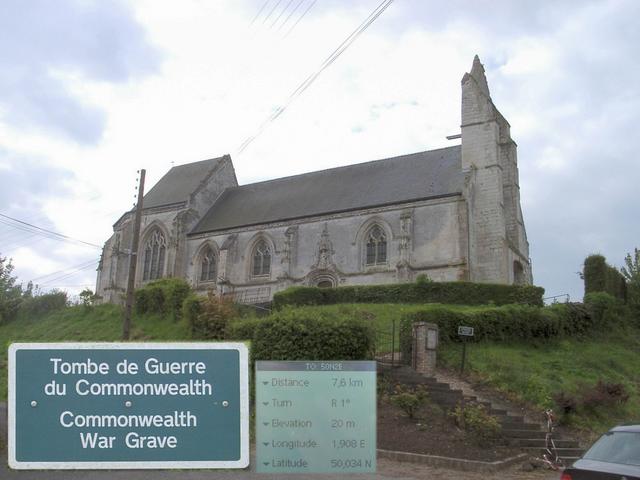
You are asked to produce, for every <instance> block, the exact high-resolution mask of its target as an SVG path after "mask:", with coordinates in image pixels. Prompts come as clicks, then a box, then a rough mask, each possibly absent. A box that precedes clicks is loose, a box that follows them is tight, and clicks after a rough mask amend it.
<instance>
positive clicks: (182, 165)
mask: <svg viewBox="0 0 640 480" xmlns="http://www.w3.org/2000/svg"><path fill="white" fill-rule="evenodd" d="M227 155H228V154H225V155H221V156H220V157H214V158H206V159H204V160H197V161H195V162H189V163H181V164H180V165H174V166H173V167H171V168H170V169H169V170H168V171H167V173H169V172H170V171H171V170H173V169H174V168H181V167H190V166H193V165H197V164H202V163H205V162H213V161H217V160H222V159H223V158H224V157H225V156H227Z"/></svg>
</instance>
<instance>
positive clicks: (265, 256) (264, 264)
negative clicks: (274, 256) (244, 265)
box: [251, 240, 271, 277]
mask: <svg viewBox="0 0 640 480" xmlns="http://www.w3.org/2000/svg"><path fill="white" fill-rule="evenodd" d="M269 273H271V249H270V248H269V245H267V242H265V241H264V240H260V241H259V242H258V243H257V244H256V246H255V247H254V248H253V255H252V257H251V274H252V275H253V276H254V277H259V276H263V275H269Z"/></svg>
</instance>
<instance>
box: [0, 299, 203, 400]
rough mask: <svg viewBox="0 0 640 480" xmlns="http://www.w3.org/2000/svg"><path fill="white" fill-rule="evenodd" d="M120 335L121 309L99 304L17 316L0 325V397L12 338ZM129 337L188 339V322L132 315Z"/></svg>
mask: <svg viewBox="0 0 640 480" xmlns="http://www.w3.org/2000/svg"><path fill="white" fill-rule="evenodd" d="M121 336H122V310H121V308H120V307H117V306H115V305H99V306H96V307H93V308H92V309H91V310H86V309H85V308H84V307H82V306H77V307H68V308H65V309H64V310H60V311H57V312H54V313H51V314H49V315H45V316H44V317H42V318H39V319H33V320H19V321H15V322H11V323H9V324H7V325H1V326H0V348H1V349H2V356H1V357H0V400H3V401H4V400H6V398H7V363H6V362H7V348H8V347H9V344H10V343H12V342H89V341H92V342H114V341H119V340H120V338H121ZM131 338H132V340H138V341H169V340H181V341H186V340H190V338H191V336H190V332H189V329H188V326H187V325H186V323H184V322H175V321H173V320H170V319H166V318H162V317H161V316H159V315H144V316H139V317H135V318H134V319H133V328H132V334H131Z"/></svg>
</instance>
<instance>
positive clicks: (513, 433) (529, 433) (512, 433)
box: [502, 428, 546, 440]
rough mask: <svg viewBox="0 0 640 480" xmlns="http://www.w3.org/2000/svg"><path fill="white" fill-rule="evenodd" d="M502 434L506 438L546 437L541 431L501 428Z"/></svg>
mask: <svg viewBox="0 0 640 480" xmlns="http://www.w3.org/2000/svg"><path fill="white" fill-rule="evenodd" d="M502 434H503V435H504V436H505V437H507V438H528V439H531V438H542V439H543V440H544V437H545V436H546V433H545V432H543V431H542V430H522V429H517V428H503V429H502Z"/></svg>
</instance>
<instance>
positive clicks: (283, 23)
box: [278, 0, 304, 32]
mask: <svg viewBox="0 0 640 480" xmlns="http://www.w3.org/2000/svg"><path fill="white" fill-rule="evenodd" d="M303 2H304V0H300V1H299V2H298V3H297V5H296V6H295V7H294V8H293V10H291V13H289V15H287V18H285V19H284V22H282V23H281V24H280V26H279V27H278V32H279V31H280V30H282V27H284V26H285V25H286V24H287V22H288V21H289V19H290V18H291V17H292V16H293V14H294V13H296V11H298V8H300V5H302V3H303Z"/></svg>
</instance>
